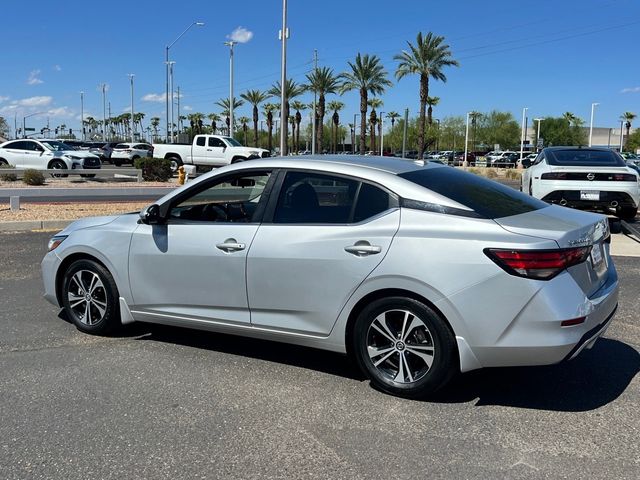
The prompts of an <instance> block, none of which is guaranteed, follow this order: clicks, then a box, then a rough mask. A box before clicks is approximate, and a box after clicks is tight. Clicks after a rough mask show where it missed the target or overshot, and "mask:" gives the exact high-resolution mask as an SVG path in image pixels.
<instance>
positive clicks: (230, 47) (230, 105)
mask: <svg viewBox="0 0 640 480" xmlns="http://www.w3.org/2000/svg"><path fill="white" fill-rule="evenodd" d="M224 44H225V45H226V46H227V47H229V136H230V137H233V107H234V106H235V105H234V103H235V102H234V100H233V46H234V45H237V44H238V42H234V41H233V40H230V41H228V42H224Z"/></svg>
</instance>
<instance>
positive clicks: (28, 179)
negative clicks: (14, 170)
mask: <svg viewBox="0 0 640 480" xmlns="http://www.w3.org/2000/svg"><path fill="white" fill-rule="evenodd" d="M22 181H23V182H24V183H26V184H27V185H33V186H37V185H44V175H43V174H42V172H40V171H38V170H34V169H32V168H28V169H27V170H25V171H24V174H23V175H22Z"/></svg>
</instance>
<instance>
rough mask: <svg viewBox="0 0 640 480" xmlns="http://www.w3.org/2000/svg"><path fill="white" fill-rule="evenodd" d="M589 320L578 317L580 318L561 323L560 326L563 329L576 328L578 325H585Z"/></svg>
mask: <svg viewBox="0 0 640 480" xmlns="http://www.w3.org/2000/svg"><path fill="white" fill-rule="evenodd" d="M586 319H587V317H578V318H572V319H571V320H563V321H562V322H560V326H561V327H574V326H576V325H580V324H581V323H584V321H585V320H586Z"/></svg>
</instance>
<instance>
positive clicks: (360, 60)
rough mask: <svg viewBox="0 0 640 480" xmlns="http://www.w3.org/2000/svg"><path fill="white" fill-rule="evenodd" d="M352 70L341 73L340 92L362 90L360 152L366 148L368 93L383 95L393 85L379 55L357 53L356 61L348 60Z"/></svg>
mask: <svg viewBox="0 0 640 480" xmlns="http://www.w3.org/2000/svg"><path fill="white" fill-rule="evenodd" d="M347 63H348V65H349V68H350V69H351V71H348V72H344V73H341V74H340V77H339V78H340V79H341V80H342V84H341V85H340V93H341V94H342V93H344V92H348V91H350V90H358V91H359V92H360V152H361V153H364V152H365V150H366V136H367V100H368V94H369V93H370V94H371V95H381V94H382V93H384V89H385V87H389V86H391V82H390V81H389V79H388V78H387V72H386V70H385V69H384V67H383V66H382V63H381V62H380V58H379V57H378V56H377V55H367V54H365V55H361V54H360V53H358V55H356V60H355V62H353V63H352V62H347Z"/></svg>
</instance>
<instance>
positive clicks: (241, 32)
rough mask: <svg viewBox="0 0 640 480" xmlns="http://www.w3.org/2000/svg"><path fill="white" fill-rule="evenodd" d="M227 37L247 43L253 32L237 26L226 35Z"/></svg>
mask: <svg viewBox="0 0 640 480" xmlns="http://www.w3.org/2000/svg"><path fill="white" fill-rule="evenodd" d="M227 38H228V39H229V40H232V41H234V42H238V43H247V42H248V41H249V40H251V39H252V38H253V32H252V31H251V30H247V29H246V28H244V27H238V28H236V29H235V30H234V31H233V32H231V33H230V34H229V35H227Z"/></svg>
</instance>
